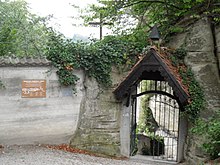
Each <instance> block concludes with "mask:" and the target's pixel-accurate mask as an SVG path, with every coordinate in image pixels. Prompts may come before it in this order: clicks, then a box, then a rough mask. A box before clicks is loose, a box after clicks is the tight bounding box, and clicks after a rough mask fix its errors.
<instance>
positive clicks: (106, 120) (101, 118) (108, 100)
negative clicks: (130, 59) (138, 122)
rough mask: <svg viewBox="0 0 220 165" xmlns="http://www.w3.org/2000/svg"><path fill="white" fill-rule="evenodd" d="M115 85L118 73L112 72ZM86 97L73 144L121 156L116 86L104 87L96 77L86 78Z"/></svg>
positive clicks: (119, 106)
mask: <svg viewBox="0 0 220 165" xmlns="http://www.w3.org/2000/svg"><path fill="white" fill-rule="evenodd" d="M112 74H113V76H112V78H113V86H114V84H117V83H118V82H119V81H118V76H117V73H116V72H115V73H114V72H113V73H112ZM84 85H85V97H84V98H83V101H82V104H81V112H80V119H81V120H80V121H79V125H78V129H77V131H76V133H75V135H74V136H73V138H72V140H71V143H70V144H71V146H73V147H77V148H80V149H85V150H90V151H93V152H97V153H101V154H106V155H112V156H119V155H121V151H120V120H121V119H120V117H121V104H120V103H118V102H117V101H116V100H115V97H114V95H113V93H112V91H113V87H111V88H108V89H103V88H101V87H100V86H99V85H98V83H97V82H96V81H95V80H94V79H93V78H88V77H86V79H85V82H84Z"/></svg>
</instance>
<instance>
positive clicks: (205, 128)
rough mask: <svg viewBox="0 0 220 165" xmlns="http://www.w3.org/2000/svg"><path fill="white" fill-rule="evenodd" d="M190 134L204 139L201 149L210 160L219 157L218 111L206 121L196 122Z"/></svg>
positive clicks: (219, 117) (219, 128)
mask: <svg viewBox="0 0 220 165" xmlns="http://www.w3.org/2000/svg"><path fill="white" fill-rule="evenodd" d="M192 132H193V133H196V134H197V135H202V136H203V137H204V138H205V139H206V141H205V142H204V143H203V144H202V148H203V149H204V151H205V152H206V153H208V154H209V155H210V157H211V158H212V159H216V158H218V157H220V110H219V111H218V113H217V114H216V115H215V116H213V117H211V118H209V119H208V121H204V120H202V119H199V120H197V122H196V126H195V127H194V128H193V129H192Z"/></svg>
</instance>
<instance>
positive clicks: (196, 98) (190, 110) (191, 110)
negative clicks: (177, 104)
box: [169, 48, 205, 123]
mask: <svg viewBox="0 0 220 165" xmlns="http://www.w3.org/2000/svg"><path fill="white" fill-rule="evenodd" d="M186 55H187V51H186V50H185V49H183V48H179V49H176V50H175V51H173V52H172V53H171V55H170V56H169V58H170V60H171V61H172V64H173V65H174V66H175V67H177V68H178V72H179V73H180V75H181V77H182V82H183V84H184V85H185V86H187V88H188V92H189V95H190V100H189V104H188V105H186V106H185V113H187V114H188V116H189V120H190V121H191V122H192V123H195V121H196V120H197V119H198V117H199V114H200V111H201V110H203V109H204V108H205V99H204V93H203V90H202V88H201V86H200V84H199V83H198V82H197V81H196V79H195V75H194V74H193V72H192V70H191V69H190V68H187V67H186V66H185V64H184V58H185V56H186Z"/></svg>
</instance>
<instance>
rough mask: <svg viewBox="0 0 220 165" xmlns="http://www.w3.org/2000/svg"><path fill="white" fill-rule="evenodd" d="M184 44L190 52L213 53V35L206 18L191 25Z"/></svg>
mask: <svg viewBox="0 0 220 165" xmlns="http://www.w3.org/2000/svg"><path fill="white" fill-rule="evenodd" d="M185 42H186V49H187V50H188V51H190V52H213V50H214V46H213V45H214V42H213V35H212V30H211V26H210V22H209V20H208V18H202V19H200V20H198V21H197V22H195V23H194V24H193V25H192V27H191V28H190V31H189V33H188V35H187V37H186V41H185Z"/></svg>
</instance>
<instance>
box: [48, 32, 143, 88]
mask: <svg viewBox="0 0 220 165" xmlns="http://www.w3.org/2000/svg"><path fill="white" fill-rule="evenodd" d="M49 37H50V42H49V45H48V51H47V58H48V59H49V60H50V61H52V64H53V65H54V66H55V67H56V68H57V69H58V71H57V74H58V76H59V81H60V83H61V84H62V85H73V86H74V85H75V84H76V82H77V80H78V77H77V76H76V75H74V74H73V70H74V69H78V68H81V69H84V70H85V72H86V74H87V75H88V76H90V77H94V78H95V79H96V80H97V82H98V83H99V84H101V85H102V86H103V87H107V86H109V85H111V83H112V81H111V76H110V73H111V69H112V66H113V65H114V66H118V67H121V66H122V65H123V64H125V65H132V64H134V63H135V62H136V60H137V58H135V57H136V54H138V52H140V51H141V50H142V47H139V46H137V43H136V42H132V41H127V40H126V36H108V37H105V39H103V40H102V41H95V42H92V41H91V42H88V43H83V42H74V41H73V40H70V39H66V38H65V37H64V36H63V35H61V34H56V33H54V32H51V33H50V36H49Z"/></svg>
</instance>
